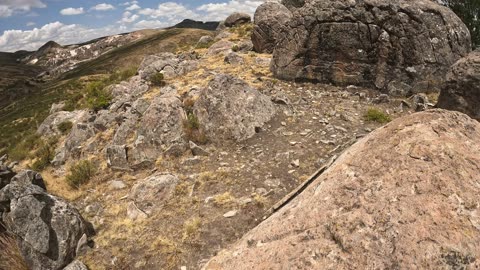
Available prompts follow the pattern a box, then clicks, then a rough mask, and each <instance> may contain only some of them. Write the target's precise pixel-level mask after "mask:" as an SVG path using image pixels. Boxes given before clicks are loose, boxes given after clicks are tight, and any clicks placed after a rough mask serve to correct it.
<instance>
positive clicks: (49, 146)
mask: <svg viewBox="0 0 480 270" xmlns="http://www.w3.org/2000/svg"><path fill="white" fill-rule="evenodd" d="M56 144H57V138H55V137H54V138H50V139H48V140H47V141H42V143H41V144H40V147H39V148H38V149H37V150H36V151H35V153H34V156H33V157H34V158H35V162H33V164H32V166H31V169H32V170H34V171H37V172H40V171H42V170H44V169H45V168H47V167H48V166H49V165H50V162H51V161H52V160H53V158H55V146H56Z"/></svg>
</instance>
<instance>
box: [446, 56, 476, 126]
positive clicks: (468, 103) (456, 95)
mask: <svg viewBox="0 0 480 270" xmlns="http://www.w3.org/2000/svg"><path fill="white" fill-rule="evenodd" d="M437 107H439V108H443V109H447V110H455V111H460V112H463V113H466V114H468V115H469V116H470V117H472V118H475V119H477V120H480V51H474V52H472V53H471V54H469V55H468V56H467V57H465V58H462V59H460V60H459V61H458V62H457V63H455V65H453V66H452V67H451V68H450V71H449V72H448V74H447V80H446V83H445V87H444V88H443V89H442V92H441V93H440V97H439V98H438V104H437Z"/></svg>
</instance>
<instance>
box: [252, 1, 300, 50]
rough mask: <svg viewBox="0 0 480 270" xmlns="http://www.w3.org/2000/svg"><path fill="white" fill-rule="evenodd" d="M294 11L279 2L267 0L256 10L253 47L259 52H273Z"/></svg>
mask: <svg viewBox="0 0 480 270" xmlns="http://www.w3.org/2000/svg"><path fill="white" fill-rule="evenodd" d="M291 17H292V13H291V12H290V10H288V9H287V8H286V7H285V6H284V5H282V4H280V3H278V2H265V3H263V4H262V5H260V6H259V7H258V8H257V10H256V11H255V15H254V23H255V26H254V28H253V33H252V42H253V47H254V49H255V51H256V52H259V53H272V52H273V49H274V48H275V45H276V43H277V41H278V40H280V39H281V38H282V37H283V36H284V33H283V31H282V28H283V27H285V25H286V24H287V22H288V21H289V20H290V19H291Z"/></svg>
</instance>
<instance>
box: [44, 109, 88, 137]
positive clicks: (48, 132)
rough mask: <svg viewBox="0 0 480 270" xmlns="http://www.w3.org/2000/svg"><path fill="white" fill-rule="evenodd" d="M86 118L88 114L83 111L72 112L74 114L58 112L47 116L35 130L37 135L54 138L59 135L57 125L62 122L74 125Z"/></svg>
mask: <svg viewBox="0 0 480 270" xmlns="http://www.w3.org/2000/svg"><path fill="white" fill-rule="evenodd" d="M86 116H88V113H87V112H85V111H74V112H65V111H59V112H55V113H53V114H51V115H49V116H48V117H47V118H46V119H45V120H44V121H43V122H42V124H41V125H40V126H39V127H38V129H37V134H39V135H42V136H47V137H49V136H55V135H59V134H61V132H60V130H58V125H59V124H61V123H63V122H72V124H76V123H77V122H79V121H81V120H82V119H84V118H85V117H86Z"/></svg>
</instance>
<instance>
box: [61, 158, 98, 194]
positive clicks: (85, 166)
mask: <svg viewBox="0 0 480 270" xmlns="http://www.w3.org/2000/svg"><path fill="white" fill-rule="evenodd" d="M95 172H96V168H95V165H93V163H92V162H91V161H89V160H82V161H79V162H78V163H76V164H74V165H72V166H71V167H70V168H69V173H68V175H67V177H66V178H65V180H66V181H67V183H68V185H70V186H71V187H72V188H74V189H78V188H79V187H80V186H81V185H83V184H85V183H87V182H88V181H89V180H90V179H91V178H92V177H93V175H94V174H95Z"/></svg>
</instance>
